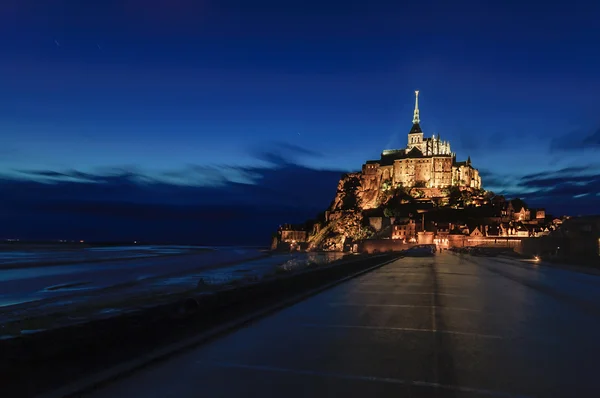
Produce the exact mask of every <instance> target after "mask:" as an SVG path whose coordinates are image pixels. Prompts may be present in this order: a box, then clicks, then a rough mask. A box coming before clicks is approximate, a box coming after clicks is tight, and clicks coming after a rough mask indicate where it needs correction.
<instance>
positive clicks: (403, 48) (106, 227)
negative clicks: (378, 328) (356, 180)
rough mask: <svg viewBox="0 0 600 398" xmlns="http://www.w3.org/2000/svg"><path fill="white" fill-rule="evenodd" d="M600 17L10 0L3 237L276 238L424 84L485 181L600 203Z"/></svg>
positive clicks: (593, 9) (548, 198) (407, 7)
mask: <svg viewBox="0 0 600 398" xmlns="http://www.w3.org/2000/svg"><path fill="white" fill-rule="evenodd" d="M599 20H600V3H599V2H594V1H590V0H582V1H580V0H574V1H573V0H572V1H563V0H557V1H552V2H540V1H494V2H491V1H482V0H471V1H454V2H450V1H446V0H438V1H416V2H400V1H389V0H386V1H378V0H372V1H360V2H358V1H344V2H339V1H325V0H320V1H316V0H315V1H313V0H308V1H292V0H290V1H282V0H277V1H263V0H253V1H249V0H247V1H227V0H219V1H216V0H196V1H194V0H121V1H116V0H115V1H111V0H87V1H79V0H62V1H61V0H53V1H50V0H4V1H2V2H0V33H1V36H0V37H1V39H0V238H3V237H4V238H10V237H20V238H23V239H25V238H29V239H33V238H36V239H37V238H56V239H59V238H68V239H71V238H77V239H79V238H81V239H140V240H141V239H156V240H165V239H171V240H176V241H189V242H197V243H208V244H227V243H267V242H268V233H269V231H270V230H272V229H273V228H275V227H276V226H277V225H278V224H280V223H283V222H286V221H292V222H295V221H300V220H302V219H303V218H305V217H308V216H311V215H314V214H315V213H316V212H318V211H320V210H323V209H324V208H325V207H327V205H328V204H329V201H330V200H331V199H332V197H333V194H334V192H335V189H336V185H337V180H338V179H339V176H340V173H342V172H345V171H352V170H358V169H360V166H361V165H362V163H363V162H364V161H365V160H367V159H376V158H378V156H379V154H380V152H381V150H382V149H385V148H401V147H404V146H405V145H406V135H407V133H408V130H409V129H410V127H411V120H412V107H413V103H414V97H413V95H414V94H413V92H414V90H417V89H418V90H420V96H419V101H420V109H421V127H422V128H423V129H424V131H425V135H426V136H431V134H432V133H436V134H437V133H439V134H440V135H441V137H442V138H443V139H446V140H449V141H450V142H451V145H452V150H453V151H455V152H457V155H458V158H459V160H463V159H466V157H467V156H469V155H470V156H471V159H472V161H473V163H474V165H475V167H477V168H479V169H480V171H481V173H482V176H483V184H484V187H485V188H487V189H491V190H493V191H495V192H499V193H505V194H507V195H509V196H521V197H524V198H525V199H526V200H528V201H529V202H530V203H531V204H532V205H543V206H545V207H546V208H547V209H548V210H549V211H551V212H553V213H556V214H559V213H566V214H574V215H576V214H589V213H600V211H598V204H599V203H600V176H599V174H600V173H599V170H600V156H599V152H600V72H599V71H600V51H599V50H598V43H600V27H599V25H598V21H599ZM238 227H242V228H241V230H240V228H238Z"/></svg>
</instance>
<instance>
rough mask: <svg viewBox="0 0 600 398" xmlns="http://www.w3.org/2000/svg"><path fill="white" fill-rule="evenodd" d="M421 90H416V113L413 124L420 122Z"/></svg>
mask: <svg viewBox="0 0 600 398" xmlns="http://www.w3.org/2000/svg"><path fill="white" fill-rule="evenodd" d="M420 122H421V120H420V119H419V90H417V91H415V113H414V116H413V124H419V123H420Z"/></svg>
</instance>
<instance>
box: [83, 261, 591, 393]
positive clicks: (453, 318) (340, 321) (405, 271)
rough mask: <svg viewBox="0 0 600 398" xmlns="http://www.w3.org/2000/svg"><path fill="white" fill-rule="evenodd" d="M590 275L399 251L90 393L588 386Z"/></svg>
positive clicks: (578, 389) (570, 389)
mask: <svg viewBox="0 0 600 398" xmlns="http://www.w3.org/2000/svg"><path fill="white" fill-rule="evenodd" d="M599 358H600V277H598V276H595V275H586V274H580V273H575V272H570V271H565V270H560V269H555V268H549V267H543V266H540V265H538V264H536V263H532V262H523V261H518V260H512V259H507V258H498V257H472V256H469V255H459V254H454V253H449V252H444V253H439V254H437V255H436V256H434V257H422V258H402V259H399V260H397V261H395V262H393V263H390V264H389V265H386V266H383V267H381V268H379V269H377V270H374V271H372V272H370V273H367V274H364V275H362V276H359V277H357V278H354V279H351V280H349V281H347V282H345V283H342V284H340V285H337V286H335V287H333V288H331V289H328V290H326V291H323V292H321V293H319V294H317V295H314V296H311V297H310V298H308V299H306V300H304V301H301V302H299V303H297V304H295V305H292V306H290V307H287V308H285V309H283V310H281V311H278V312H276V313H274V314H272V315H271V316H268V317H266V318H262V319H260V320H257V321H256V322H254V323H251V324H249V325H247V326H246V327H243V328H241V329H238V330H236V331H234V332H231V333H229V334H227V335H225V336H223V337H221V338H218V339H216V340H213V341H211V342H208V343H206V344H204V345H202V346H199V347H197V348H194V349H191V350H189V351H186V352H184V353H182V354H179V355H176V356H173V357H171V358H169V359H167V360H165V361H162V362H158V363H156V364H154V365H151V366H148V367H146V368H143V369H141V370H139V371H137V372H135V373H133V374H131V375H129V376H127V377H124V378H121V379H117V380H114V381H113V382H111V383H108V384H105V385H103V386H102V387H101V388H99V389H97V390H95V391H92V392H90V393H89V394H88V395H87V396H90V397H146V398H148V397H182V398H183V397H198V396H207V397H242V396H243V397H286V398H291V397H393V398H397V397H405V396H406V397H507V398H512V397H515V398H516V397H572V396H579V397H598V396H600V382H599V380H598V376H597V370H598V366H599V365H598V361H599Z"/></svg>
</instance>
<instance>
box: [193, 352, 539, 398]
mask: <svg viewBox="0 0 600 398" xmlns="http://www.w3.org/2000/svg"><path fill="white" fill-rule="evenodd" d="M196 363H197V364H200V365H210V366H218V367H222V368H230V369H245V370H253V371H262V372H274V373H287V374H294V375H299V376H314V377H328V378H335V379H342V380H352V381H367V382H375V383H389V384H400V385H405V386H413V387H427V388H437V389H440V390H446V391H455V392H461V393H470V394H479V395H486V396H489V397H497V398H530V397H529V396H526V395H521V394H512V393H508V392H503V391H493V390H485V389H482V388H474V387H466V386H454V385H448V384H439V383H432V382H428V381H420V380H404V379H396V378H391V377H377V376H363V375H351V374H344V373H334V372H319V371H315V370H301V369H289V368H281V367H277V366H265V365H245V364H240V363H229V362H212V361H196Z"/></svg>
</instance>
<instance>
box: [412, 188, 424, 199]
mask: <svg viewBox="0 0 600 398" xmlns="http://www.w3.org/2000/svg"><path fill="white" fill-rule="evenodd" d="M411 195H412V197H413V198H423V197H425V191H423V190H422V189H414V190H413V191H412V192H411Z"/></svg>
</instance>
